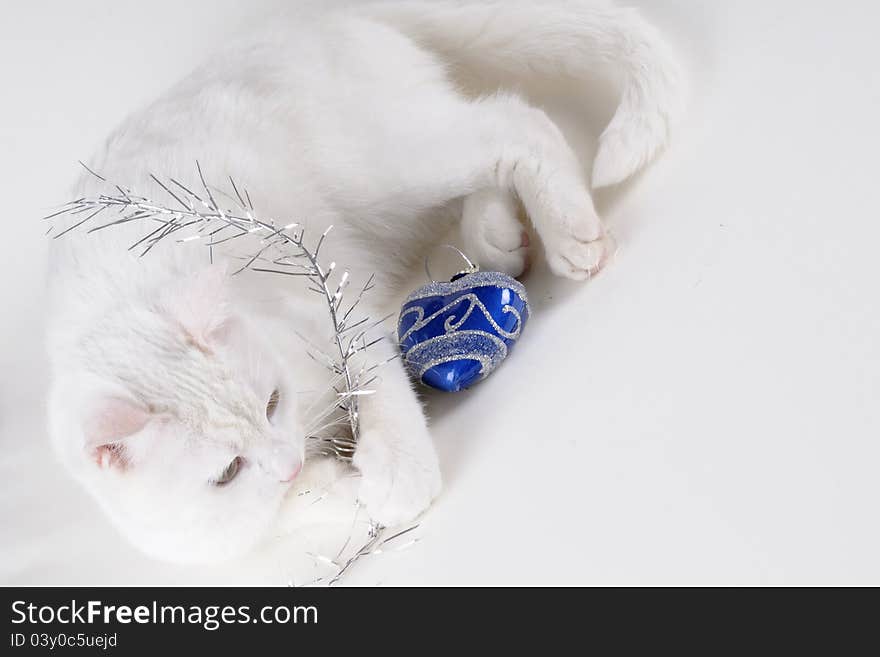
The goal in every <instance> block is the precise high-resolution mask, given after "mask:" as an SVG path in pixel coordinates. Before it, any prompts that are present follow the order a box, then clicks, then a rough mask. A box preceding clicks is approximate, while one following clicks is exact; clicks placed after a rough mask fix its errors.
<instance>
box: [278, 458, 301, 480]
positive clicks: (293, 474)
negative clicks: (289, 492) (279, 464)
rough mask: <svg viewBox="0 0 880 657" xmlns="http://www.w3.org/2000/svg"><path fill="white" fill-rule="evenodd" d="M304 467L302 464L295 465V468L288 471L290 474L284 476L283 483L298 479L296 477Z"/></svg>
mask: <svg viewBox="0 0 880 657" xmlns="http://www.w3.org/2000/svg"><path fill="white" fill-rule="evenodd" d="M302 467H303V466H302V463H297V464H296V465H294V466H293V468H291V469H290V470H288V474H287V475H286V477H285V476H284V475H282V477H284V478H282V479H281V482H282V483H285V484H287V483H289V482H291V481H293V480H294V479H296V476H297V475H298V474H299V471H300V470H302Z"/></svg>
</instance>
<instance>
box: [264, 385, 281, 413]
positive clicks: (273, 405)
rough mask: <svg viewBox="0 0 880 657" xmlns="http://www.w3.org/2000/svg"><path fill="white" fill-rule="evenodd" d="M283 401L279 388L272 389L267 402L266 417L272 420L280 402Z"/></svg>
mask: <svg viewBox="0 0 880 657" xmlns="http://www.w3.org/2000/svg"><path fill="white" fill-rule="evenodd" d="M280 401H281V393H280V392H278V388H275V390H273V391H272V394H271V395H269V401H268V402H266V419H267V420H271V419H272V417H273V416H274V415H275V411H276V410H278V402H280Z"/></svg>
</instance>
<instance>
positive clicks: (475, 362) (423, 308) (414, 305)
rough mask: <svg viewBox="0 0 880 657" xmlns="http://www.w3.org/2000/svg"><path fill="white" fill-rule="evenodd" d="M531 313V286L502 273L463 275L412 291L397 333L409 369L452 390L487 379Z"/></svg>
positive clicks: (429, 382)
mask: <svg viewBox="0 0 880 657" xmlns="http://www.w3.org/2000/svg"><path fill="white" fill-rule="evenodd" d="M528 318H529V301H528V297H527V296H526V289H525V287H523V285H522V283H520V282H519V281H517V280H516V279H515V278H512V277H510V276H508V275H507V274H502V273H499V272H489V271H478V272H473V273H464V274H459V275H458V276H456V277H454V278H453V279H452V280H451V281H449V282H437V281H435V282H432V283H429V284H428V285H425V286H424V287H421V288H419V289H418V290H416V291H415V292H413V293H412V294H410V295H409V296H408V297H407V299H406V301H405V302H404V304H403V307H402V309H401V311H400V319H399V320H398V322H397V337H398V341H399V343H400V349H401V352H402V353H403V359H404V362H405V363H406V367H407V369H409V371H410V373H411V374H412V375H413V377H415V378H416V379H418V380H420V381H421V382H422V383H424V384H425V385H428V386H430V387H432V388H437V389H438V390H443V391H446V392H457V391H459V390H463V389H465V388H469V387H470V386H472V385H473V384H475V383H476V382H477V381H480V380H481V379H484V378H486V377H487V376H488V375H489V374H490V373H491V372H492V371H494V370H495V368H496V367H498V365H500V364H501V361H503V360H504V359H505V358H506V357H507V355H508V354H509V353H510V350H511V349H512V348H513V346H514V344H516V341H517V340H518V339H519V336H520V335H521V334H522V330H523V328H524V327H525V325H526V321H527V320H528Z"/></svg>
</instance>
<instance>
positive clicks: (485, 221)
mask: <svg viewBox="0 0 880 657" xmlns="http://www.w3.org/2000/svg"><path fill="white" fill-rule="evenodd" d="M518 212H519V206H518V204H517V201H516V199H515V198H514V197H513V195H512V194H511V193H510V192H507V191H502V190H485V191H482V192H476V193H474V194H472V195H471V196H469V197H468V198H467V200H466V201H465V206H464V210H463V213H462V236H463V238H464V250H465V253H467V255H468V257H470V258H471V259H473V260H474V261H476V262H477V263H478V264H479V265H480V269H482V270H484V271H500V272H503V273H505V274H509V275H510V276H519V275H520V274H522V273H523V272H524V271H525V270H526V268H527V266H528V254H529V236H528V233H526V232H525V230H524V229H523V225H522V223H521V222H520V220H519V217H518Z"/></svg>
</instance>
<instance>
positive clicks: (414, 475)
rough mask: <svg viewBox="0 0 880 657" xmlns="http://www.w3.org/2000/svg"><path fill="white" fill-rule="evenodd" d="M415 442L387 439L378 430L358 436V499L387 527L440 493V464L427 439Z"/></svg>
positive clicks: (410, 516)
mask: <svg viewBox="0 0 880 657" xmlns="http://www.w3.org/2000/svg"><path fill="white" fill-rule="evenodd" d="M423 431H425V432H427V430H425V429H423ZM426 438H427V436H426ZM423 442H424V443H425V444H424V445H422V444H421V443H423ZM418 443H420V444H418V445H414V444H412V442H411V441H407V442H405V443H400V442H397V441H394V440H388V439H387V437H384V436H382V435H379V434H378V433H377V432H366V433H365V434H364V435H363V436H361V439H360V442H359V444H358V448H357V451H356V452H355V456H354V466H355V467H356V468H357V469H358V470H360V472H361V477H362V481H361V486H360V490H359V492H358V500H359V501H360V502H361V503H362V504H363V505H364V506H365V507H366V509H367V512H368V513H369V515H370V518H372V519H373V520H375V521H376V522H378V523H380V524H382V525H384V526H386V527H394V526H397V525H401V524H403V523H406V522H409V521H411V520H413V519H414V518H416V517H417V516H418V515H419V514H420V513H422V512H423V511H424V510H425V509H427V508H428V507H429V506H430V504H431V502H432V501H433V499H434V498H435V497H437V495H438V494H439V493H440V488H441V484H442V482H441V478H440V465H439V463H438V462H437V456H436V454H435V453H434V450H433V446H431V444H430V439H427V440H426V441H418Z"/></svg>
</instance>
